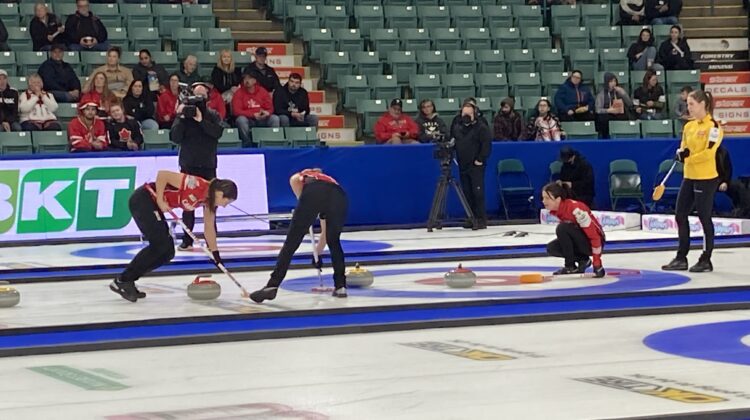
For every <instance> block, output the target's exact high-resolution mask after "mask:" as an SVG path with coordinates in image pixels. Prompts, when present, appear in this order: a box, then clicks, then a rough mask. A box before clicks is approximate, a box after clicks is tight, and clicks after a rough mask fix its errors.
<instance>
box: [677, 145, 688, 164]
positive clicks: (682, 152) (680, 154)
mask: <svg viewBox="0 0 750 420" xmlns="http://www.w3.org/2000/svg"><path fill="white" fill-rule="evenodd" d="M688 156H690V149H688V148H684V149H677V152H676V153H675V160H676V161H678V162H685V158H687V157H688Z"/></svg>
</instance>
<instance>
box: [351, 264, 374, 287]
mask: <svg viewBox="0 0 750 420" xmlns="http://www.w3.org/2000/svg"><path fill="white" fill-rule="evenodd" d="M373 282H375V276H373V275H372V273H371V272H370V271H369V270H366V269H364V268H362V267H360V266H359V263H357V264H356V265H355V266H354V268H353V269H351V270H349V271H347V272H346V285H347V286H351V287H370V286H372V283H373Z"/></svg>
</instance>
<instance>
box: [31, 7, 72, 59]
mask: <svg viewBox="0 0 750 420" xmlns="http://www.w3.org/2000/svg"><path fill="white" fill-rule="evenodd" d="M29 33H31V41H32V42H33V44H34V51H49V50H50V49H51V48H52V45H53V44H55V43H58V42H64V39H63V38H65V37H64V36H61V35H63V34H64V33H65V26H63V25H62V22H60V19H58V18H57V16H55V15H53V14H52V13H50V12H49V8H48V7H47V5H46V4H44V3H37V4H36V5H35V6H34V19H32V20H31V23H30V24H29Z"/></svg>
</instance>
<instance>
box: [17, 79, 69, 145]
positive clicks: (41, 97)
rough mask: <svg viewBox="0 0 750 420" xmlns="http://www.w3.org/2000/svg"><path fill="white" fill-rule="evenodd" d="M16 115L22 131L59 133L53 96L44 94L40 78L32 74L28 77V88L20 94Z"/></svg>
mask: <svg viewBox="0 0 750 420" xmlns="http://www.w3.org/2000/svg"><path fill="white" fill-rule="evenodd" d="M19 101H20V102H19V104H18V113H19V116H20V121H21V128H22V129H23V130H24V131H59V130H62V126H60V123H59V122H57V117H56V116H55V111H57V101H55V97H54V95H52V94H51V93H49V92H45V90H44V84H43V82H42V78H41V77H39V75H38V74H36V73H34V74H32V75H31V76H29V88H28V89H27V90H26V91H25V92H23V93H21V94H20V97H19Z"/></svg>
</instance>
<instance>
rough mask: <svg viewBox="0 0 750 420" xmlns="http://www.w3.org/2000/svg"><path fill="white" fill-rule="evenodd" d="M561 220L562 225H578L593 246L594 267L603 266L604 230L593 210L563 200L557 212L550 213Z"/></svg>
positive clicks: (576, 202) (580, 204)
mask: <svg viewBox="0 0 750 420" xmlns="http://www.w3.org/2000/svg"><path fill="white" fill-rule="evenodd" d="M550 213H551V214H552V215H554V216H556V217H557V218H558V219H560V223H576V224H577V225H578V226H580V228H581V230H583V233H584V234H586V237H587V238H588V239H589V243H590V244H591V253H592V257H593V259H594V267H601V266H602V244H603V243H604V229H602V225H601V224H600V223H599V220H597V219H596V217H595V216H594V215H593V214H592V213H591V209H590V208H589V207H588V206H587V205H586V204H584V203H582V202H580V201H576V200H562V201H561V202H560V207H559V208H558V209H557V210H556V211H552V212H550Z"/></svg>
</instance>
